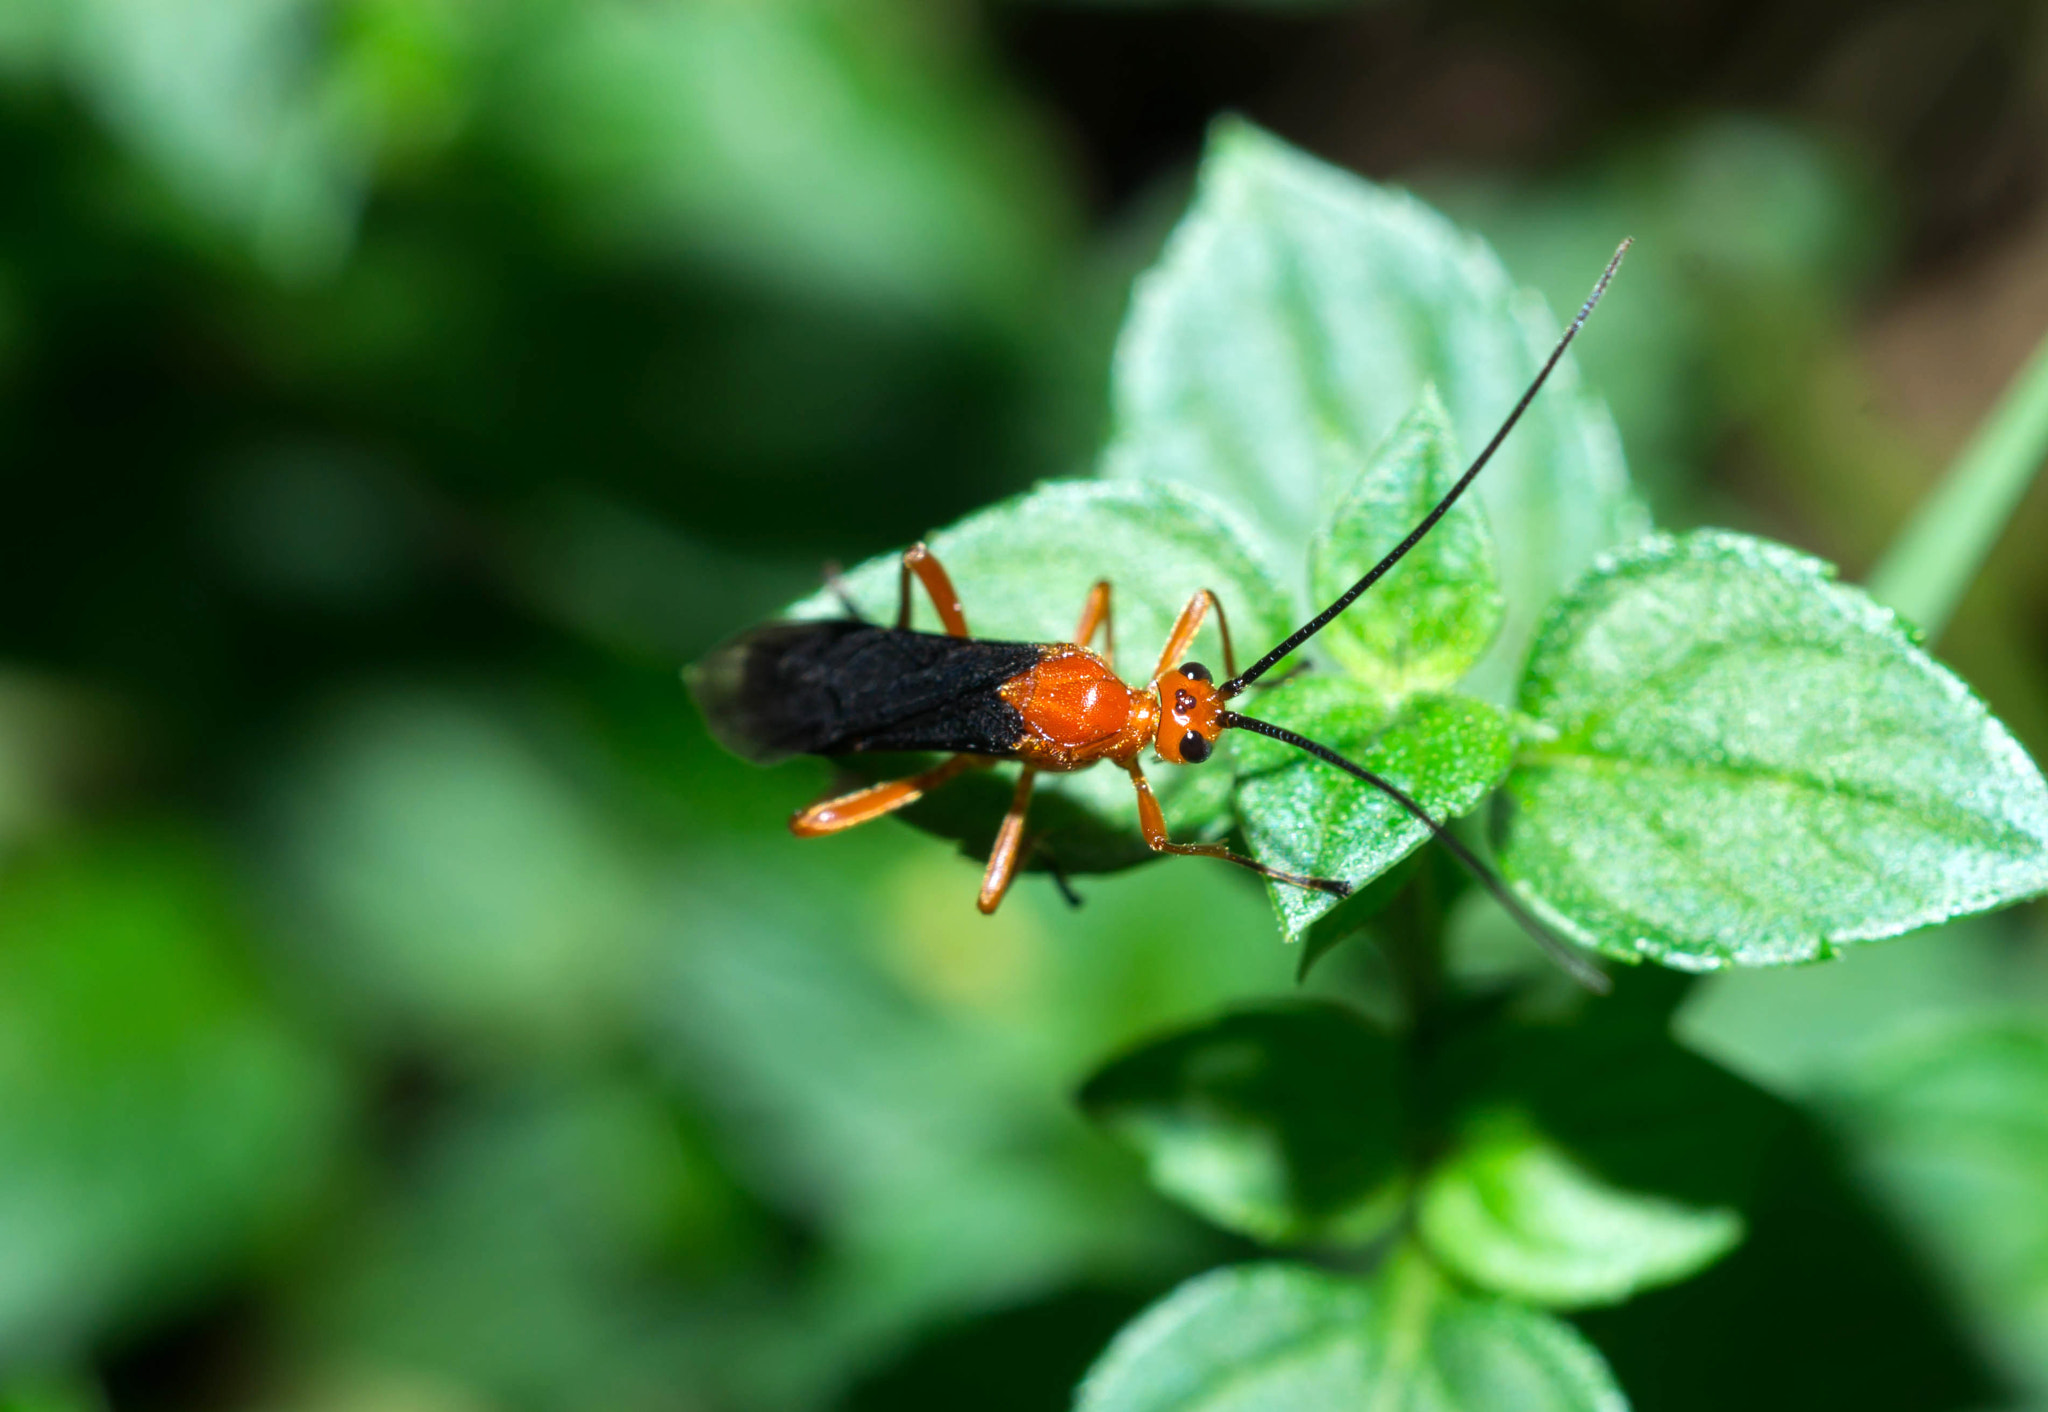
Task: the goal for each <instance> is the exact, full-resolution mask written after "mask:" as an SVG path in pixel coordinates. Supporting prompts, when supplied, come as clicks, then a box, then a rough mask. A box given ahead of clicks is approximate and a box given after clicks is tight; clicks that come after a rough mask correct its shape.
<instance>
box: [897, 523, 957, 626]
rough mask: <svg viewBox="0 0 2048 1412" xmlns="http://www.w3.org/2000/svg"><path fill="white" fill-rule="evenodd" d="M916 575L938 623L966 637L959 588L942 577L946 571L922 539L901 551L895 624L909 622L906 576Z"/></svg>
mask: <svg viewBox="0 0 2048 1412" xmlns="http://www.w3.org/2000/svg"><path fill="white" fill-rule="evenodd" d="M912 574H916V575H917V580H918V582H919V583H921V584H923V585H924V591H925V592H926V593H928V594H930V595H931V599H932V607H934V608H936V609H938V610H939V623H940V625H941V626H943V627H944V628H945V629H946V632H947V634H948V635H949V636H951V637H966V636H968V635H969V634H968V631H967V614H966V613H965V612H963V611H962V610H961V607H960V591H959V590H958V589H956V588H954V587H953V580H952V579H950V578H948V577H946V571H945V569H944V568H942V567H941V566H940V564H939V561H938V560H937V559H936V558H934V557H933V556H932V551H931V550H929V549H927V548H925V547H924V545H923V544H922V543H919V544H913V545H911V546H910V547H909V548H908V549H906V550H904V551H903V577H902V579H901V580H900V581H899V587H898V589H897V593H896V626H897V627H899V628H907V627H909V626H910V576H911V575H912Z"/></svg>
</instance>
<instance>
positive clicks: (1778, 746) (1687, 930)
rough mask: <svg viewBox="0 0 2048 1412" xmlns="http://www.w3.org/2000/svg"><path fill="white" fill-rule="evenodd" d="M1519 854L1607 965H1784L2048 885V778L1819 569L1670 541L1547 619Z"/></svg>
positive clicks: (1515, 860) (1860, 598) (1881, 619)
mask: <svg viewBox="0 0 2048 1412" xmlns="http://www.w3.org/2000/svg"><path fill="white" fill-rule="evenodd" d="M1521 708H1522V710H1523V711H1524V712H1526V713H1527V714H1528V715H1530V716H1531V717H1533V718H1535V720H1536V721H1537V723H1538V725H1539V726H1540V727H1541V729H1542V730H1544V731H1545V732H1548V733H1549V734H1550V736H1551V739H1550V740H1549V742H1548V743H1546V744H1541V745H1538V746H1535V747H1533V748H1531V749H1530V750H1528V751H1527V752H1525V754H1524V755H1523V757H1522V758H1521V760H1520V761H1519V762H1518V763H1517V764H1516V766H1515V769H1514V772H1513V773H1512V774H1511V775H1510V776H1509V778H1508V784H1507V796H1508V798H1509V799H1510V800H1511V801H1512V804H1513V806H1514V808H1513V811H1512V813H1511V814H1510V816H1509V817H1508V819H1507V822H1506V824H1505V827H1504V830H1503V835H1504V836H1503V841H1502V851H1501V860H1502V863H1503V865H1504V866H1505V867H1506V869H1507V871H1508V872H1509V873H1510V875H1511V876H1513V877H1514V878H1516V879H1517V880H1518V881H1520V882H1521V883H1522V884H1523V885H1524V887H1525V888H1526V889H1527V890H1528V891H1530V892H1531V893H1533V894H1535V895H1536V896H1538V897H1539V898H1540V899H1542V900H1543V901H1544V902H1546V903H1548V904H1549V905H1550V907H1552V908H1553V909H1555V911H1556V912H1558V913H1560V914H1562V915H1563V916H1564V917H1565V918H1567V919H1568V920H1569V923H1570V924H1571V925H1572V926H1573V927H1574V928H1575V929H1576V930H1577V931H1579V932H1580V933H1581V934H1582V935H1584V936H1585V937H1586V938H1587V939H1588V940H1589V941H1590V942H1592V943H1593V944H1597V945H1598V946H1600V947H1601V948H1603V949H1604V950H1606V951H1607V952H1609V953H1610V954H1612V955H1616V956H1621V957H1625V958H1630V959H1633V958H1635V957H1638V956H1648V957H1651V958H1652V959H1655V960H1658V961H1661V962H1663V963H1664V964H1666V965H1671V966H1677V967H1681V968H1683V969H1687V970H1707V969H1712V968H1714V967H1718V966H1725V965H1731V964H1733V965H1747V966H1762V965H1782V964H1785V963H1788V962H1794V961H1807V960H1812V959H1815V958H1817V957H1824V956H1827V955H1829V954H1830V953H1831V952H1832V951H1833V950H1834V949H1835V948H1836V947H1838V946H1842V945H1846V944H1848V943H1852V942H1857V941H1866V940H1871V939H1873V938H1878V937H1888V936H1896V935H1898V934H1899V933H1901V932H1905V931H1910V930H1912V929H1913V928H1915V927H1921V926H1926V925H1928V924H1930V923H1933V922H1939V921H1944V920H1946V919H1948V918H1950V917H1956V916H1960V915H1963V914H1965V913H1969V912H1977V911H1982V910H1985V909H1987V908H1991V907H1997V906H2000V905H2002V904H2004V903H2008V902H2012V901H2015V900H2017V899H2019V898H2022V897H2030V896H2032V895H2034V894H2036V893H2038V892H2040V891H2042V890H2043V889H2044V888H2048V786H2044V785H2043V783H2042V780H2041V774H2040V771H2039V770H2037V769H2036V768H2035V767H2034V764H2033V762H2032V761H2031V760H2029V759H2028V758H2027V756H2026V753H2025V752H2024V751H2022V750H2021V749H2020V747H2019V746H2018V745H2017V744H2016V743H2015V742H2014V741H2013V738H2012V736H2011V735H2009V734H2008V733H2007V732H2006V729H2005V727H2003V726H2002V725H2000V724H1999V723H1998V722H1997V721H1996V720H1994V719H1992V717H1991V716H1990V715H1989V713H1987V712H1986V711H1985V709H1984V706H1983V704H1982V703H1981V702H1979V701H1978V700H1977V699H1976V697H1974V696H1972V695H1971V694H1970V691H1969V688H1967V687H1966V686H1964V685H1963V683H1962V682H1960V681H1958V680H1957V679H1956V678H1955V677H1954V676H1953V675H1952V674H1951V673H1949V672H1948V671H1947V670H1946V669H1944V668H1943V667H1941V666H1939V665H1938V664H1936V663H1935V662H1934V661H1933V660H1932V659H1931V658H1929V657H1928V656H1927V655H1926V654H1925V653H1924V652H1922V651H1921V650H1920V649H1919V648H1918V647H1916V646H1915V645H1914V644H1913V642H1912V640H1911V639H1910V638H1909V637H1908V636H1907V634H1906V632H1905V630H1904V629H1903V628H1902V627H1901V626H1900V624H1899V622H1898V620H1897V619H1896V618H1895V617H1894V616H1893V615H1892V614H1891V613H1889V612H1888V611H1886V610H1885V609H1883V608H1880V607H1878V606H1877V605H1876V604H1874V603H1872V602H1871V601H1870V599H1869V598H1867V597H1866V596H1865V595H1864V594H1863V593H1861V592H1860V591H1858V590H1856V589H1852V588H1846V587H1843V586H1841V585H1839V584H1836V583H1834V582H1833V581H1832V580H1831V577H1830V573H1829V570H1828V568H1827V567H1826V566H1825V565H1823V564H1821V563H1820V562H1819V561H1817V560H1814V559H1809V558H1806V557H1805V556H1803V555H1800V554H1796V553H1793V552H1792V551H1791V550H1788V549H1784V548H1782V547H1780V546H1777V545H1772V544H1767V543H1764V542H1762V541H1759V540H1754V539H1749V538H1746V537H1744V536H1741V535H1734V534H1726V533H1719V532H1704V533H1699V534H1694V535H1690V536H1688V537H1686V538H1684V539H1670V538H1666V537H1661V536H1660V537H1657V538H1654V539H1651V540H1647V541H1645V542H1644V543H1643V544H1642V545H1640V546H1639V547H1637V548H1636V549H1634V550H1632V551H1630V552H1629V553H1627V554H1625V555H1621V556H1617V557H1615V558H1613V559H1611V560H1608V561H1607V562H1605V563H1603V564H1601V565H1600V567H1599V568H1598V569H1596V570H1595V572H1594V573H1592V574H1591V575H1589V576H1588V577H1587V579H1586V581H1585V582H1584V583H1583V584H1581V585H1580V586H1579V587H1578V588H1577V589H1576V590H1575V591H1574V592H1573V594H1572V595H1571V597H1570V598H1569V599H1568V600H1567V601H1566V602H1564V603H1563V604H1562V605H1561V606H1560V608H1559V609H1558V611H1557V612H1556V613H1555V614H1554V615H1553V616H1552V617H1551V619H1550V621H1549V622H1548V623H1547V624H1546V625H1545V627H1544V632H1543V636H1542V639H1541V641H1540V642H1539V643H1538V645H1537V649H1536V652H1535V654H1534V656H1533V657H1532V659H1531V662H1530V667H1529V674H1528V678H1527V680H1526V681H1525V682H1524V684H1523V689H1522V700H1521Z"/></svg>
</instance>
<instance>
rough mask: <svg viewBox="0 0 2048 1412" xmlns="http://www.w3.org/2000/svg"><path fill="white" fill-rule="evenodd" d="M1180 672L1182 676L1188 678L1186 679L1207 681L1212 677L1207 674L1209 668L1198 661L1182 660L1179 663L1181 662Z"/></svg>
mask: <svg viewBox="0 0 2048 1412" xmlns="http://www.w3.org/2000/svg"><path fill="white" fill-rule="evenodd" d="M1180 674H1181V675H1182V676H1184V677H1186V678H1188V679H1189V680H1190V681H1209V680H1212V678H1211V677H1210V676H1209V669H1208V668H1207V667H1205V666H1203V665H1202V664H1201V663H1200V662H1183V663H1181V664H1180Z"/></svg>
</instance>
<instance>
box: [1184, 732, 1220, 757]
mask: <svg viewBox="0 0 2048 1412" xmlns="http://www.w3.org/2000/svg"><path fill="white" fill-rule="evenodd" d="M1215 748H1216V747H1215V746H1213V745H1211V744H1210V743H1209V742H1208V740H1207V738H1206V737H1204V736H1202V735H1200V734H1198V733H1197V732H1195V731H1189V732H1188V733H1187V734H1186V735H1184V736H1182V737H1181V738H1180V758H1181V759H1182V760H1183V761H1185V762H1186V763H1188V764H1190V765H1199V764H1201V763H1202V762H1203V761H1204V760H1206V759H1208V758H1209V752H1210V751H1211V750H1213V749H1215Z"/></svg>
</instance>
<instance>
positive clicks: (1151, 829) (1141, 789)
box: [1124, 759, 1352, 897]
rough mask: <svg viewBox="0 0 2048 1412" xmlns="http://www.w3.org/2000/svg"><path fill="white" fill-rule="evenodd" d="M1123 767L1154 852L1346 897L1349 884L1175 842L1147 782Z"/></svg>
mask: <svg viewBox="0 0 2048 1412" xmlns="http://www.w3.org/2000/svg"><path fill="white" fill-rule="evenodd" d="M1124 768H1125V769H1126V770H1129V771H1130V774H1131V783H1132V784H1133V785H1135V786H1136V787H1137V790H1138V827H1139V828H1140V829H1142V830H1144V833H1145V842H1146V843H1147V844H1149V845H1150V846H1151V848H1152V851H1153V852H1154V853H1186V854H1192V855H1196V856H1199V857H1203V858H1221V859H1223V860H1224V861H1225V862H1226V863H1235V864H1237V866H1238V867H1240V868H1249V869H1251V870H1252V871H1253V872H1255V873H1257V874H1258V875H1259V876H1260V877H1264V878H1271V879H1273V881H1275V882H1284V883H1288V884H1290V885H1292V886H1294V887H1306V888H1310V889H1313V890H1314V891H1316V892H1327V893H1330V894H1332V895H1333V896H1336V897H1349V896H1350V895H1351V891H1352V889H1351V884H1350V883H1348V882H1345V881H1343V880H1342V879H1341V878H1312V877H1309V876H1307V875H1306V874H1304V873H1288V872H1282V871H1281V870H1280V869H1278V868H1269V867H1267V866H1266V865H1265V864H1264V863H1261V862H1260V861H1259V860H1258V859H1256V858H1247V857H1245V856H1244V855H1243V854H1242V853H1232V852H1231V851H1230V850H1229V849H1228V848H1225V847H1224V846H1223V845H1222V844H1220V843H1175V842H1174V841H1173V840H1172V838H1171V837H1169V836H1168V834H1167V832H1166V816H1165V815H1164V814H1163V813H1161V812H1160V809H1159V801H1158V800H1157V799H1155V798H1154V797H1153V795H1152V784H1151V781H1149V780H1147V779H1146V778H1145V772H1144V771H1143V770H1141V769H1140V768H1138V762H1137V761H1136V760H1135V759H1133V760H1132V761H1131V762H1130V763H1129V764H1127V765H1125V766H1124Z"/></svg>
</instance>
